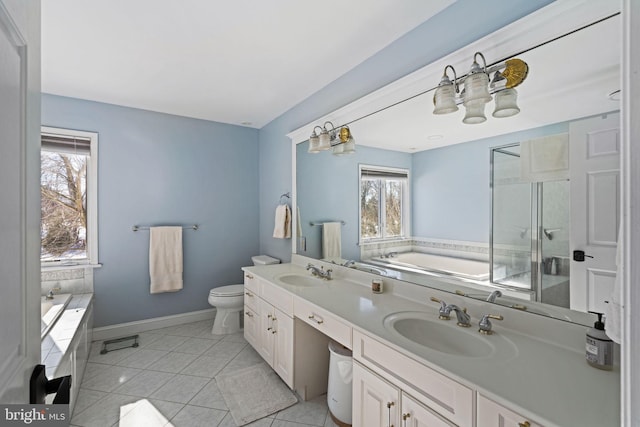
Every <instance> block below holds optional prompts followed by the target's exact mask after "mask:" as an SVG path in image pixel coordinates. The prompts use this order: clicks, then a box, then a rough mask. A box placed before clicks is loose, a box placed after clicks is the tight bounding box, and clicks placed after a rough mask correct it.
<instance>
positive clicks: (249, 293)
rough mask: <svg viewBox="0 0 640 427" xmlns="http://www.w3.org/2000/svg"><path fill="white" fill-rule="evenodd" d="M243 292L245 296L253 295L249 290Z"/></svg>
mask: <svg viewBox="0 0 640 427" xmlns="http://www.w3.org/2000/svg"><path fill="white" fill-rule="evenodd" d="M244 294H245V295H246V296H248V297H252V296H253V294H252V293H251V292H245V293H244Z"/></svg>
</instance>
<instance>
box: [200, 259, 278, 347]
mask: <svg viewBox="0 0 640 427" xmlns="http://www.w3.org/2000/svg"><path fill="white" fill-rule="evenodd" d="M251 260H252V261H253V265H267V264H279V263H280V260H279V259H276V258H272V257H270V256H267V255H257V256H254V257H251ZM209 304H211V305H212V306H214V307H215V308H216V317H215V319H214V321H213V328H212V329H211V333H212V334H214V335H224V334H235V333H236V332H240V330H241V329H240V318H241V317H242V314H241V313H242V308H243V306H244V285H228V286H220V287H218V288H213V289H211V291H209Z"/></svg>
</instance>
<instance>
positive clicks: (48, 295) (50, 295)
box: [45, 288, 60, 299]
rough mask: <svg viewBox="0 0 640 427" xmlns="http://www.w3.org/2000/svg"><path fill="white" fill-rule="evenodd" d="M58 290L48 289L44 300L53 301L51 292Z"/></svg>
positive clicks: (57, 289)
mask: <svg viewBox="0 0 640 427" xmlns="http://www.w3.org/2000/svg"><path fill="white" fill-rule="evenodd" d="M59 290H60V288H51V289H49V292H47V296H45V299H53V291H59Z"/></svg>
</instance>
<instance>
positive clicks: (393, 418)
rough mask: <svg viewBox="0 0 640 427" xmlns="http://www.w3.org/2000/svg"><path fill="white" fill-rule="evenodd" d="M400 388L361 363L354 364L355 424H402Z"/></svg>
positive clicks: (375, 426) (384, 426) (369, 426)
mask: <svg viewBox="0 0 640 427" xmlns="http://www.w3.org/2000/svg"><path fill="white" fill-rule="evenodd" d="M399 407H400V389H399V388H398V387H396V386H394V385H392V384H390V383H388V382H387V381H385V380H383V379H382V378H380V377H379V376H377V375H376V374H374V373H373V372H371V371H370V370H368V369H367V368H365V367H363V366H362V365H360V364H359V363H354V364H353V412H352V414H353V425H354V426H362V427H364V426H366V427H391V426H398V425H400V412H399Z"/></svg>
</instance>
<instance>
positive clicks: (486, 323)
mask: <svg viewBox="0 0 640 427" xmlns="http://www.w3.org/2000/svg"><path fill="white" fill-rule="evenodd" d="M489 319H495V320H503V319H504V317H502V316H500V315H498V314H485V315H484V316H482V319H480V323H478V326H479V328H480V329H478V332H480V333H481V334H483V335H491V334H493V330H492V329H491V321H490V320H489Z"/></svg>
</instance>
